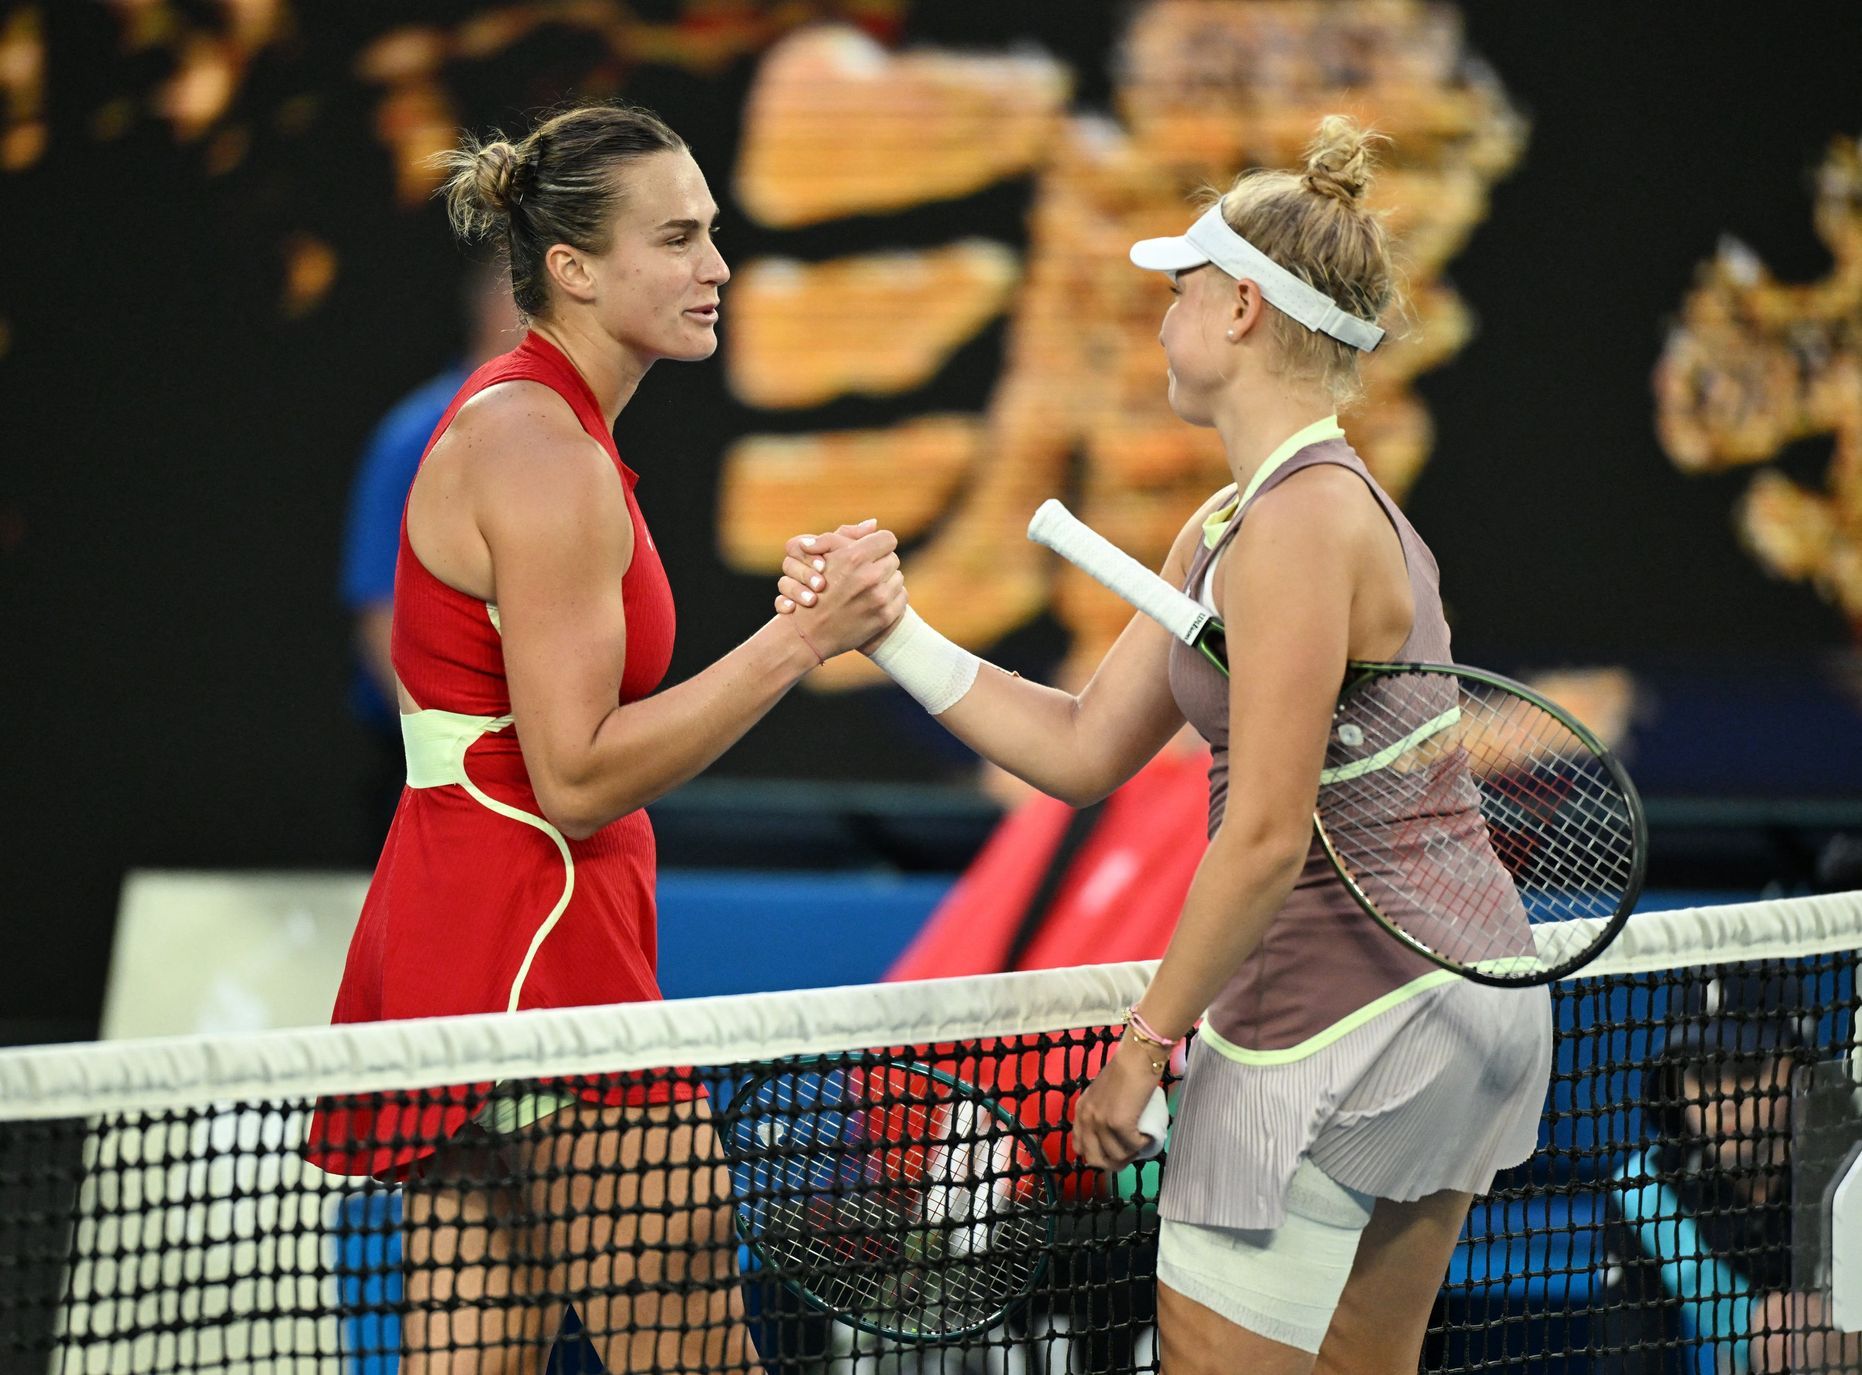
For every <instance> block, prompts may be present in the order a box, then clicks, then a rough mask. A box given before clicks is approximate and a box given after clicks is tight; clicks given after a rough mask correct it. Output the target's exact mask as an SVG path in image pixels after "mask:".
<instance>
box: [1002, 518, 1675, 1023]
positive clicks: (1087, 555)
mask: <svg viewBox="0 0 1862 1375" xmlns="http://www.w3.org/2000/svg"><path fill="white" fill-rule="evenodd" d="M1028 538H1029V539H1031V540H1033V541H1035V542H1036V543H1037V544H1043V545H1046V546H1047V547H1048V548H1049V549H1052V550H1053V551H1054V552H1055V553H1057V554H1059V555H1060V556H1061V557H1062V558H1064V559H1067V560H1068V561H1069V562H1071V563H1073V564H1074V565H1075V566H1077V567H1078V568H1080V569H1081V570H1082V571H1083V572H1085V573H1087V574H1088V575H1090V576H1091V577H1093V578H1095V579H1096V580H1097V581H1099V582H1100V583H1101V584H1103V585H1104V586H1105V587H1106V588H1107V589H1109V590H1110V591H1112V592H1114V593H1116V594H1117V595H1118V596H1119V597H1121V598H1123V599H1124V600H1125V601H1126V602H1128V603H1130V604H1131V605H1132V606H1133V607H1135V608H1136V609H1137V610H1138V611H1140V612H1141V613H1143V614H1145V615H1148V616H1150V617H1151V618H1152V619H1153V620H1155V621H1156V622H1157V623H1158V624H1159V625H1161V626H1163V627H1164V629H1165V630H1166V631H1169V632H1170V634H1171V636H1172V638H1174V639H1178V640H1181V641H1182V642H1183V643H1184V644H1186V645H1188V646H1189V647H1190V648H1192V649H1194V650H1196V651H1197V652H1198V653H1200V654H1201V655H1202V656H1203V658H1205V659H1207V660H1208V661H1209V662H1210V663H1211V664H1213V665H1214V666H1215V667H1216V668H1217V669H1218V670H1219V671H1220V672H1221V674H1222V676H1223V677H1224V678H1226V677H1228V672H1229V670H1228V648H1227V629H1226V627H1225V626H1224V625H1223V624H1222V620H1221V618H1220V617H1219V616H1217V615H1215V613H1214V612H1213V611H1211V610H1210V609H1209V608H1208V607H1205V606H1203V605H1202V604H1201V603H1199V602H1197V601H1196V600H1195V599H1194V598H1192V597H1190V596H1189V594H1187V593H1186V592H1184V591H1183V590H1182V589H1181V588H1178V587H1173V586H1172V585H1171V584H1170V583H1169V582H1168V581H1167V580H1166V579H1164V578H1162V577H1160V576H1158V575H1157V574H1156V573H1154V572H1153V571H1152V570H1150V569H1149V568H1146V567H1145V566H1144V565H1143V564H1141V563H1139V562H1138V561H1137V560H1136V559H1134V558H1132V557H1131V555H1129V554H1127V553H1126V552H1125V551H1124V550H1122V549H1120V548H1119V547H1118V546H1117V545H1115V544H1113V543H1112V542H1111V541H1110V540H1108V539H1107V538H1106V537H1105V536H1104V535H1101V534H1100V533H1099V532H1098V531H1096V530H1094V529H1093V528H1092V527H1091V526H1089V525H1087V524H1086V523H1085V522H1083V521H1082V520H1080V519H1079V517H1077V516H1075V515H1074V514H1073V513H1072V512H1071V511H1069V510H1067V508H1066V507H1065V506H1063V505H1062V504H1061V503H1060V502H1059V501H1056V500H1053V499H1049V500H1047V501H1044V502H1042V503H1041V506H1040V508H1039V509H1038V510H1036V512H1035V514H1034V518H1033V519H1032V520H1030V521H1029V523H1028ZM1173 619H1174V620H1175V622H1176V624H1174V625H1173V623H1172V621H1173ZM1394 672H1409V673H1414V672H1428V673H1443V674H1453V675H1456V676H1457V677H1466V678H1468V679H1471V680H1473V681H1477V682H1484V683H1487V684H1488V685H1489V686H1492V687H1497V688H1500V689H1501V690H1503V691H1505V692H1509V693H1512V694H1514V695H1516V696H1518V697H1521V698H1523V699H1524V700H1526V701H1528V702H1530V703H1531V704H1533V705H1534V706H1537V707H1539V708H1541V709H1542V710H1544V711H1547V712H1549V713H1550V714H1551V715H1552V716H1553V717H1554V718H1556V719H1557V720H1558V721H1559V722H1560V723H1561V724H1562V725H1564V726H1566V727H1567V728H1568V729H1570V730H1571V732H1572V733H1573V734H1574V735H1575V736H1576V737H1577V738H1578V739H1579V740H1580V741H1581V742H1582V743H1583V744H1584V746H1585V747H1586V748H1587V749H1589V750H1590V751H1591V753H1592V754H1593V755H1595V756H1596V757H1597V758H1598V759H1599V760H1600V761H1602V763H1603V765H1604V767H1605V768H1606V769H1607V770H1608V771H1609V774H1610V777H1611V779H1612V781H1614V782H1615V783H1616V785H1617V786H1618V788H1619V789H1620V790H1621V792H1622V795H1623V798H1624V802H1625V804H1626V806H1627V807H1628V809H1629V814H1630V823H1631V826H1632V828H1633V836H1634V843H1635V849H1634V853H1633V854H1632V855H1631V856H1630V881H1629V882H1628V883H1627V884H1626V885H1625V887H1624V894H1623V898H1622V901H1621V903H1620V904H1619V905H1618V908H1617V911H1616V913H1615V914H1614V915H1613V916H1612V917H1610V918H1609V919H1608V920H1607V922H1606V933H1605V935H1604V937H1603V939H1601V940H1598V941H1595V942H1593V943H1592V944H1591V945H1590V946H1589V947H1588V948H1587V949H1586V950H1585V951H1583V952H1581V954H1580V955H1579V956H1578V957H1577V958H1575V959H1569V960H1566V961H1564V962H1563V963H1562V964H1559V965H1557V966H1555V967H1552V968H1551V969H1550V970H1549V972H1547V971H1535V972H1534V973H1533V975H1532V977H1531V978H1529V979H1526V978H1503V977H1500V976H1497V975H1493V974H1488V973H1485V972H1483V971H1480V970H1477V969H1470V968H1468V967H1467V966H1465V965H1461V964H1458V963H1456V962H1455V961H1453V960H1450V959H1448V958H1447V957H1446V956H1443V955H1440V954H1437V953H1436V952H1435V951H1433V950H1430V949H1429V948H1428V947H1427V946H1425V945H1423V944H1422V943H1421V942H1419V941H1417V940H1416V939H1414V938H1413V937H1411V936H1409V935H1407V934H1406V933H1404V932H1403V931H1402V930H1401V929H1399V928H1398V927H1397V926H1396V924H1395V923H1394V922H1392V921H1390V920H1389V919H1388V918H1386V917H1385V916H1384V915H1383V913H1381V912H1379V911H1378V910H1377V905H1376V904H1375V903H1374V902H1372V901H1371V899H1370V898H1369V897H1368V896H1366V894H1365V892H1364V890H1363V889H1362V888H1360V887H1359V886H1358V883H1357V880H1355V879H1354V878H1353V877H1352V876H1351V873H1350V871H1349V870H1347V869H1346V867H1345V865H1344V862H1343V861H1342V860H1341V859H1340V858H1339V856H1338V852H1337V851H1336V850H1335V849H1334V848H1333V846H1332V840H1331V837H1330V836H1328V835H1327V834H1326V831H1325V824H1324V822H1322V821H1321V820H1320V819H1319V812H1318V809H1317V808H1316V807H1315V809H1314V810H1313V817H1312V824H1313V830H1314V832H1315V833H1316V834H1317V835H1318V838H1319V843H1320V846H1321V848H1323V849H1324V851H1325V854H1326V858H1327V859H1328V860H1330V861H1331V865H1332V869H1333V871H1334V872H1335V873H1337V875H1338V877H1339V880H1340V881H1341V882H1342V883H1343V884H1344V885H1345V890H1346V891H1347V892H1348V893H1350V894H1351V897H1352V900H1353V901H1354V902H1356V903H1357V904H1358V906H1359V907H1361V908H1363V909H1364V910H1365V912H1367V913H1368V914H1369V915H1370V916H1371V917H1372V919H1373V920H1375V921H1376V922H1377V924H1378V925H1379V926H1381V927H1383V929H1384V930H1386V931H1388V932H1389V933H1390V934H1391V935H1393V936H1395V937H1396V938H1397V939H1398V940H1399V941H1401V942H1402V943H1403V944H1404V946H1405V947H1407V948H1408V949H1411V950H1414V951H1415V952H1416V953H1417V954H1419V955H1422V956H1423V957H1424V958H1426V959H1428V960H1430V961H1431V962H1432V963H1434V964H1437V965H1440V966H1441V967H1442V968H1443V969H1447V970H1452V971H1453V972H1454V973H1456V974H1459V975H1461V976H1462V977H1463V978H1465V979H1471V980H1473V981H1474V982H1475V983H1483V984H1488V985H1491V986H1493V987H1498V988H1530V987H1537V986H1539V985H1542V984H1548V983H1551V982H1553V981H1555V980H1556V979H1559V978H1561V977H1563V976H1564V975H1566V974H1569V973H1571V972H1572V971H1573V970H1576V969H1581V968H1582V967H1583V966H1584V965H1586V964H1588V963H1589V962H1590V961H1591V960H1593V959H1595V958H1596V957H1597V956H1598V955H1599V954H1601V953H1602V952H1603V950H1604V949H1605V947H1607V946H1608V945H1609V944H1610V942H1611V941H1613V940H1615V939H1616V934H1617V932H1619V931H1621V930H1622V929H1623V924H1624V923H1625V922H1626V921H1628V920H1629V917H1630V914H1631V912H1633V911H1634V909H1635V905H1636V900H1637V898H1639V897H1640V896H1641V895H1642V884H1643V880H1644V878H1645V877H1646V875H1647V872H1648V859H1649V828H1648V820H1647V817H1646V815H1645V814H1644V812H1643V809H1642V798H1641V796H1640V794H1638V793H1637V792H1636V788H1635V785H1634V784H1633V783H1631V782H1630V780H1629V773H1628V771H1627V770H1626V769H1624V768H1623V765H1622V761H1621V760H1619V759H1618V758H1617V757H1616V755H1615V754H1613V753H1612V752H1611V751H1610V750H1609V749H1608V748H1606V747H1605V746H1604V744H1603V742H1602V741H1600V740H1599V739H1598V738H1597V737H1596V735H1595V734H1594V733H1593V732H1592V731H1591V730H1590V729H1589V728H1588V727H1587V726H1585V725H1584V723H1583V722H1581V721H1579V720H1578V719H1577V718H1576V717H1574V716H1573V715H1571V713H1570V712H1568V711H1566V710H1564V708H1562V707H1560V706H1558V705H1557V704H1556V703H1555V702H1552V701H1550V700H1549V699H1547V698H1546V697H1545V696H1544V694H1542V693H1538V692H1535V691H1533V690H1532V689H1531V688H1529V687H1527V686H1526V685H1525V684H1524V683H1521V682H1518V681H1517V680H1515V679H1512V678H1508V677H1506V676H1504V675H1502V674H1498V673H1491V672H1488V671H1487V670H1486V669H1477V668H1468V667H1466V666H1465V665H1461V664H1430V663H1420V662H1396V661H1391V662H1378V661H1371V660H1363V661H1359V660H1352V661H1348V662H1347V663H1346V665H1345V680H1344V685H1343V686H1342V687H1341V688H1340V689H1339V695H1338V706H1342V705H1343V704H1344V703H1345V701H1346V700H1347V699H1348V698H1349V697H1350V695H1351V694H1352V693H1353V692H1354V691H1356V690H1358V689H1360V688H1361V687H1362V686H1363V685H1364V684H1366V683H1368V682H1371V681H1374V680H1375V679H1376V678H1378V677H1382V676H1385V675H1387V674H1390V673H1394ZM1337 709H1338V708H1337V707H1334V711H1336V710H1337Z"/></svg>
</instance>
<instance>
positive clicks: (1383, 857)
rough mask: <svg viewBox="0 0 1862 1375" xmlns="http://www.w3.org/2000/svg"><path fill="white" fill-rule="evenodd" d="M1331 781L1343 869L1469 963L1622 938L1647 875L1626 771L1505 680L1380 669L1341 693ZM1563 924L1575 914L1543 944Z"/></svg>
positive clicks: (1421, 935)
mask: <svg viewBox="0 0 1862 1375" xmlns="http://www.w3.org/2000/svg"><path fill="white" fill-rule="evenodd" d="M1325 777H1326V781H1325V782H1324V783H1323V784H1322V786H1321V789H1320V794H1319V804H1318V815H1319V820H1320V825H1321V827H1322V828H1323V829H1324V831H1325V833H1326V835H1327V837H1328V839H1329V841H1330V843H1331V845H1332V849H1333V852H1334V853H1335V854H1336V855H1337V857H1338V860H1339V863H1340V864H1341V866H1342V867H1343V868H1344V869H1345V871H1346V872H1347V873H1348V874H1349V875H1350V876H1351V878H1352V880H1353V882H1354V883H1356V884H1357V886H1358V887H1359V889H1360V890H1361V891H1362V892H1363V894H1364V895H1365V897H1366V898H1367V899H1368V901H1369V902H1370V903H1371V905H1372V906H1374V907H1375V908H1376V909H1377V911H1378V912H1379V913H1380V914H1381V915H1382V917H1383V918H1384V920H1386V921H1387V922H1388V923H1389V924H1391V925H1393V926H1395V927H1397V928H1398V929H1399V930H1400V931H1401V932H1402V933H1403V934H1404V935H1405V936H1407V937H1408V938H1409V939H1410V940H1412V941H1413V942H1415V943H1416V944H1418V945H1420V946H1422V947H1423V948H1425V949H1427V950H1429V951H1432V952H1434V953H1435V954H1437V955H1439V956H1441V957H1443V958H1446V959H1448V960H1450V961H1452V962H1454V963H1456V964H1459V965H1462V966H1464V967H1469V968H1484V969H1490V970H1505V969H1507V968H1509V967H1517V968H1518V969H1519V970H1520V971H1522V972H1525V971H1528V970H1532V969H1540V970H1542V969H1544V968H1547V967H1559V966H1562V965H1564V964H1566V963H1568V962H1570V961H1571V960H1573V959H1575V958H1577V957H1579V956H1581V955H1583V954H1584V953H1585V951H1586V949H1587V947H1588V946H1590V945H1592V944H1595V943H1597V942H1599V941H1601V940H1603V939H1607V936H1608V931H1607V925H1608V919H1609V918H1612V917H1614V916H1615V915H1616V913H1617V912H1618V911H1619V910H1620V908H1621V907H1622V905H1623V904H1624V903H1625V901H1626V900H1627V898H1628V895H1629V894H1630V892H1631V891H1632V889H1633V887H1634V885H1635V883H1636V864H1635V858H1634V855H1635V829H1636V828H1635V819H1634V814H1633V811H1632V809H1631V807H1630V805H1629V803H1628V800H1627V799H1626V797H1625V796H1624V794H1623V791H1622V788H1621V787H1620V785H1619V783H1618V781H1617V779H1616V777H1615V775H1614V774H1613V773H1612V772H1611V770H1610V769H1609V767H1608V766H1607V765H1606V763H1605V762H1604V760H1602V759H1601V758H1599V757H1598V755H1597V754H1596V753H1595V752H1594V751H1593V750H1592V749H1591V748H1590V746H1589V745H1588V744H1587V743H1586V742H1585V741H1584V740H1583V738H1582V737H1581V736H1579V735H1578V734H1577V733H1576V732H1575V731H1573V730H1572V729H1571V728H1570V727H1569V726H1568V725H1567V724H1566V723H1565V722H1563V721H1562V720H1560V719H1559V718H1558V717H1557V716H1556V715H1555V714H1553V713H1552V712H1550V711H1547V710H1545V709H1544V708H1543V707H1540V706H1538V705H1536V704H1534V703H1532V702H1530V701H1528V700H1526V699H1524V698H1522V697H1519V696H1516V695H1514V694H1513V693H1511V692H1509V691H1508V690H1506V689H1504V688H1501V687H1498V686H1494V685H1489V684H1485V683H1482V682H1480V681H1479V680H1471V679H1458V678H1457V677H1456V676H1455V675H1453V674H1448V673H1422V672H1414V673H1407V674H1389V675H1384V676H1381V677H1379V678H1377V679H1374V680H1372V681H1371V682H1370V683H1369V684H1367V685H1366V686H1365V687H1363V688H1361V689H1360V690H1357V691H1354V692H1351V693H1348V694H1347V696H1346V698H1345V699H1344V701H1343V702H1341V705H1340V709H1339V712H1338V715H1337V719H1336V720H1335V722H1334V728H1333V732H1332V738H1331V741H1330V743H1329V745H1328V749H1327V757H1326V775H1325ZM1585 918H1592V919H1596V921H1595V922H1594V923H1593V922H1588V921H1584V920H1581V919H1585ZM1551 922H1567V923H1573V925H1571V926H1566V927H1560V928H1559V929H1558V930H1557V932H1556V934H1555V935H1554V934H1553V933H1552V932H1550V931H1543V930H1542V931H1541V932H1540V937H1541V942H1542V944H1541V943H1540V942H1535V940H1534V928H1535V927H1543V925H1544V924H1545V923H1551ZM1554 947H1555V948H1554Z"/></svg>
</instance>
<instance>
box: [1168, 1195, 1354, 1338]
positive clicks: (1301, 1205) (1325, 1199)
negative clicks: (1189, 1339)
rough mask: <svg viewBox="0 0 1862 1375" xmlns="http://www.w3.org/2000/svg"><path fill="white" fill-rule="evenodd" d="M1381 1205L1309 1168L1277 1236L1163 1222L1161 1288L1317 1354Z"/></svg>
mask: <svg viewBox="0 0 1862 1375" xmlns="http://www.w3.org/2000/svg"><path fill="white" fill-rule="evenodd" d="M1375 1203H1376V1200H1375V1199H1374V1198H1372V1197H1371V1196H1370V1195H1369V1194H1361V1193H1359V1192H1358V1191H1357V1190H1355V1189H1347V1188H1346V1187H1345V1186H1344V1185H1343V1184H1340V1183H1338V1182H1337V1181H1336V1180H1334V1179H1332V1178H1330V1177H1329V1176H1327V1175H1326V1174H1325V1173H1324V1172H1323V1171H1321V1170H1320V1169H1319V1167H1318V1166H1317V1165H1315V1164H1313V1163H1312V1161H1310V1160H1302V1161H1300V1164H1299V1168H1298V1169H1297V1170H1296V1171H1294V1174H1293V1180H1292V1182H1291V1184H1290V1185H1289V1186H1288V1188H1287V1218H1286V1221H1285V1222H1283V1223H1281V1224H1280V1226H1278V1227H1275V1228H1273V1229H1271V1230H1266V1231H1252V1230H1242V1229H1239V1228H1234V1227H1205V1226H1202V1225H1200V1224H1198V1223H1194V1222H1177V1221H1173V1220H1172V1219H1170V1218H1165V1219H1164V1221H1163V1224H1162V1228H1161V1230H1160V1231H1159V1233H1158V1240H1157V1278H1158V1281H1159V1282H1160V1283H1162V1284H1166V1285H1168V1286H1169V1287H1170V1288H1172V1289H1174V1290H1175V1291H1176V1292H1177V1293H1179V1294H1181V1295H1183V1297H1184V1298H1186V1299H1193V1300H1195V1301H1196V1302H1197V1303H1200V1304H1202V1305H1203V1307H1205V1308H1208V1309H1211V1310H1213V1311H1214V1312H1216V1313H1219V1314H1221V1315H1222V1316H1223V1317H1225V1318H1227V1319H1228V1320H1229V1321H1230V1322H1232V1323H1234V1324H1235V1325H1236V1326H1238V1327H1245V1328H1247V1329H1248V1330H1249V1331H1250V1332H1258V1333H1259V1334H1260V1335H1261V1336H1263V1337H1266V1338H1268V1339H1269V1340H1271V1341H1276V1342H1282V1343H1284V1344H1286V1345H1287V1346H1296V1347H1298V1348H1299V1349H1300V1350H1302V1351H1317V1350H1318V1349H1319V1343H1320V1342H1322V1341H1324V1340H1325V1332H1326V1329H1327V1328H1328V1327H1330V1326H1331V1325H1332V1313H1333V1311H1334V1310H1335V1309H1336V1308H1337V1307H1338V1296H1339V1295H1340V1294H1342V1293H1344V1291H1345V1281H1346V1280H1347V1279H1349V1278H1350V1277H1351V1264H1352V1261H1353V1260H1355V1259H1356V1258H1357V1254H1358V1238H1359V1237H1360V1236H1361V1235H1362V1234H1363V1232H1364V1228H1365V1224H1367V1223H1368V1222H1369V1221H1370V1220H1371V1208H1372V1205H1373V1204H1375Z"/></svg>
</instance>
